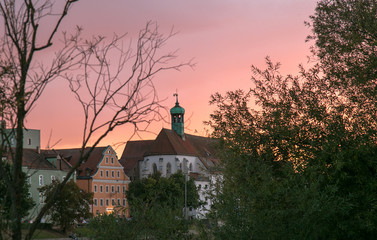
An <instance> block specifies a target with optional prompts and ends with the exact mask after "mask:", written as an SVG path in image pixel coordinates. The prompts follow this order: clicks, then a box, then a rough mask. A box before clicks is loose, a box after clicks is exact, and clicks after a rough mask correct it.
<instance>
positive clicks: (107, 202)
mask: <svg viewBox="0 0 377 240" xmlns="http://www.w3.org/2000/svg"><path fill="white" fill-rule="evenodd" d="M108 206H109V199H108V198H106V207H108Z"/></svg>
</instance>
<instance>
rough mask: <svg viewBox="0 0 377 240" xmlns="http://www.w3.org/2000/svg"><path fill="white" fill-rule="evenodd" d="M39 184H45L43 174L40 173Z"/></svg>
mask: <svg viewBox="0 0 377 240" xmlns="http://www.w3.org/2000/svg"><path fill="white" fill-rule="evenodd" d="M39 186H43V175H39Z"/></svg>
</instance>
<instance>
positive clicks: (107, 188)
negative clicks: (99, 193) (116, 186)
mask: <svg viewBox="0 0 377 240" xmlns="http://www.w3.org/2000/svg"><path fill="white" fill-rule="evenodd" d="M105 188H106V192H107V193H108V192H109V186H107V185H106V187H105Z"/></svg>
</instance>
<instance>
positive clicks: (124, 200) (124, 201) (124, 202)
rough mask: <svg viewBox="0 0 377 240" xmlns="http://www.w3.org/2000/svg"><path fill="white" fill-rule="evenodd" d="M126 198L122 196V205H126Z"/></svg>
mask: <svg viewBox="0 0 377 240" xmlns="http://www.w3.org/2000/svg"><path fill="white" fill-rule="evenodd" d="M126 203H127V202H126V199H125V198H123V206H126Z"/></svg>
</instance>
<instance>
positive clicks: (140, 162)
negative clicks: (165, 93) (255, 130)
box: [120, 94, 220, 218]
mask: <svg viewBox="0 0 377 240" xmlns="http://www.w3.org/2000/svg"><path fill="white" fill-rule="evenodd" d="M175 97H176V103H175V106H174V107H173V108H171V109H170V115H171V129H165V128H163V129H162V130H161V131H160V133H159V134H158V136H157V137H156V139H155V140H141V141H128V142H127V144H126V146H125V149H124V151H123V154H122V157H121V159H120V163H121V164H122V165H123V167H124V171H125V173H126V175H127V176H129V177H130V180H138V179H141V178H145V177H148V176H149V175H151V174H153V173H155V172H157V171H159V172H160V173H161V176H163V177H169V176H170V174H173V173H176V172H178V171H182V172H183V173H184V174H187V175H188V176H189V177H190V178H192V179H194V181H195V184H196V186H197V188H198V192H199V196H200V199H201V200H202V201H205V202H206V204H205V205H204V206H203V207H202V208H201V209H190V214H191V215H192V216H195V217H198V218H203V217H205V214H206V213H207V212H208V210H209V208H210V206H211V202H210V201H211V200H210V199H209V198H208V194H209V191H210V190H211V189H212V184H213V181H214V179H215V176H216V174H217V171H216V169H217V167H218V165H219V162H220V160H219V158H218V157H217V156H216V150H215V143H216V141H215V140H214V139H211V138H207V137H202V136H196V135H191V134H186V133H185V131H184V129H185V128H184V115H185V109H184V108H183V107H181V106H180V105H179V102H178V95H177V94H175Z"/></svg>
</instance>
